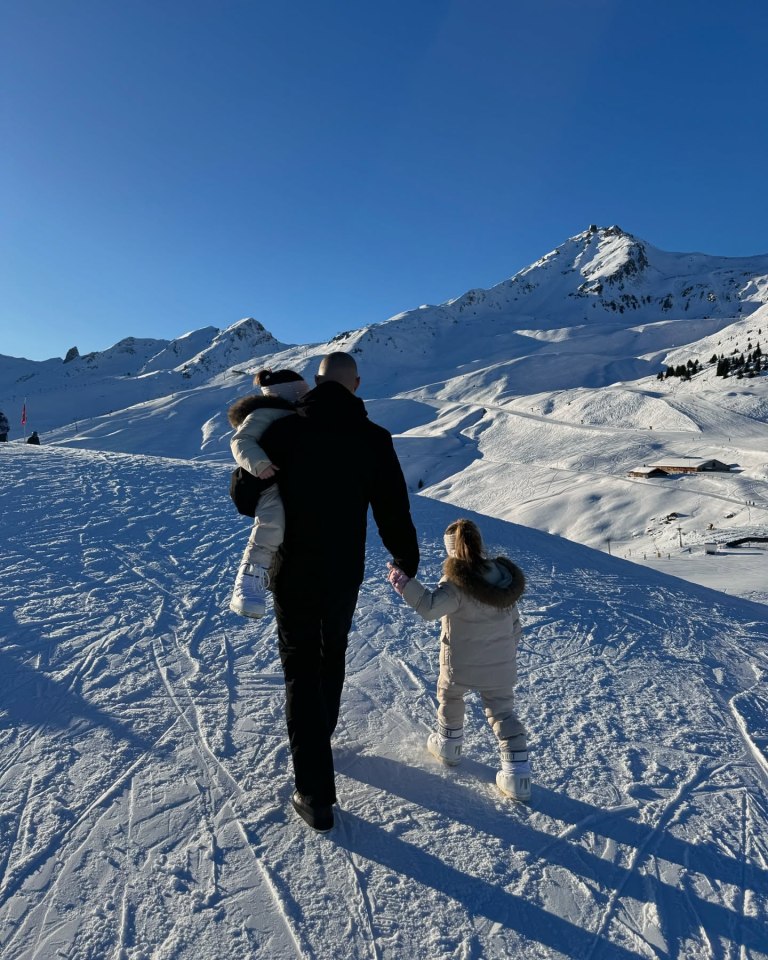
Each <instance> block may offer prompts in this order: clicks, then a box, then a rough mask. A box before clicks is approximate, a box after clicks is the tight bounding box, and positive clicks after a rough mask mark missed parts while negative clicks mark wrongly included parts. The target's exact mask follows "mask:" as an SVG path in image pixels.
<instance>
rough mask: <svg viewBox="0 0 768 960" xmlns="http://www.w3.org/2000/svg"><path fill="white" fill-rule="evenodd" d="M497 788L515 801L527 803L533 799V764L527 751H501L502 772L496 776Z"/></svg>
mask: <svg viewBox="0 0 768 960" xmlns="http://www.w3.org/2000/svg"><path fill="white" fill-rule="evenodd" d="M496 786H497V787H498V788H499V790H501V792H502V793H503V794H504V795H505V796H507V797H512V799H513V800H521V801H522V802H523V803H527V802H528V800H530V799H531V764H530V762H529V760H528V751H527V750H514V751H512V750H502V751H501V770H499V772H498V773H497V774H496Z"/></svg>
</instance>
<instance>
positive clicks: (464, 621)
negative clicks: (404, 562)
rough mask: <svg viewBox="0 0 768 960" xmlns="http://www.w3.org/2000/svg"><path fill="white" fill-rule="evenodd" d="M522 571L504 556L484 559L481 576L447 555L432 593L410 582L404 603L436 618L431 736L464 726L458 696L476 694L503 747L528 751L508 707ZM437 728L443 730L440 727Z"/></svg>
mask: <svg viewBox="0 0 768 960" xmlns="http://www.w3.org/2000/svg"><path fill="white" fill-rule="evenodd" d="M524 589H525V577H524V576H523V572H522V570H521V569H520V568H519V567H518V566H516V565H515V564H514V563H512V561H511V560H508V559H507V558H506V557H497V558H496V559H495V560H488V561H486V564H485V567H484V568H483V570H482V572H481V573H477V572H475V571H473V570H472V569H471V567H470V566H469V564H468V563H466V562H464V561H462V560H458V559H457V558H456V557H449V558H448V559H447V560H446V561H445V565H444V567H443V577H442V579H441V580H440V584H439V586H438V587H437V589H436V590H433V591H430V590H428V589H427V588H426V587H424V586H423V585H422V584H421V583H419V581H418V580H415V579H414V580H409V581H408V583H407V584H406V586H405V589H404V590H403V599H404V600H405V601H406V603H407V604H408V605H409V606H410V607H413V609H414V610H415V611H416V613H418V614H419V616H421V617H423V618H424V619H425V620H437V619H438V618H442V628H443V629H442V634H441V637H440V676H439V678H438V681H437V701H438V708H437V720H438V724H439V729H438V732H442V733H443V735H447V733H446V731H448V730H457V729H458V728H461V727H463V726H464V697H465V695H466V694H467V693H468V692H469V691H470V690H477V691H478V692H479V694H480V697H481V698H482V701H483V707H484V709H485V715H486V717H487V718H488V723H489V724H490V725H491V729H492V730H493V732H494V733H495V734H496V737H497V738H498V740H499V745H500V747H501V748H502V750H504V749H506V750H510V751H519V750H526V749H527V740H526V731H525V727H524V726H523V724H522V723H521V722H520V720H519V719H518V716H517V714H516V712H515V708H514V702H515V698H514V685H515V681H516V680H517V645H518V643H519V640H520V635H521V627H520V613H519V611H518V608H517V601H518V600H519V599H520V597H521V596H522V594H523V590H524ZM440 728H442V729H440Z"/></svg>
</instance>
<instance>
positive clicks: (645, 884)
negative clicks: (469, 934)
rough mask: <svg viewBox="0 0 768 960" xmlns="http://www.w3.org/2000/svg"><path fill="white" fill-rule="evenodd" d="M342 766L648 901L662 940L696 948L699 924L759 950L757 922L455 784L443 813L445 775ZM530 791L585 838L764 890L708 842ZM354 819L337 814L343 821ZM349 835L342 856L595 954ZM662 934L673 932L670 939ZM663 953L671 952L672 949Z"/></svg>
mask: <svg viewBox="0 0 768 960" xmlns="http://www.w3.org/2000/svg"><path fill="white" fill-rule="evenodd" d="M349 760H350V762H349V763H348V764H343V766H342V765H340V772H341V773H343V775H345V776H348V777H351V778H353V779H355V780H358V781H360V782H361V783H367V784H369V785H370V786H372V787H375V788H377V789H379V790H383V791H386V792H388V793H394V794H396V795H397V796H399V797H401V798H402V799H403V800H406V801H408V802H409V803H412V804H414V805H415V806H421V807H430V808H431V809H432V810H434V811H435V812H436V813H439V814H441V815H443V816H449V817H451V818H452V819H455V820H459V821H460V822H462V823H464V824H465V825H466V826H468V827H469V828H470V829H472V830H476V831H477V832H478V833H479V834H481V835H482V834H486V835H487V834H492V835H494V836H496V837H498V838H499V839H500V840H502V841H503V842H505V843H508V844H509V846H510V848H511V849H517V850H525V851H528V852H529V853H530V854H532V855H533V856H541V857H542V859H544V860H545V861H546V862H547V863H548V864H555V865H558V866H561V867H563V868H564V869H566V870H568V871H570V872H571V873H573V874H577V875H579V876H582V877H584V878H585V879H587V880H592V881H597V882H598V883H600V884H601V885H602V886H603V887H605V888H606V890H608V891H612V892H615V893H616V894H617V895H620V896H621V897H629V898H633V899H635V900H637V901H638V902H640V903H646V902H653V903H656V904H657V907H658V908H659V909H661V908H664V910H665V914H666V920H667V921H668V923H667V924H665V927H666V929H665V933H666V934H667V937H668V940H675V939H682V938H683V937H684V936H686V935H690V938H691V939H693V940H694V941H695V940H696V939H697V938H698V937H699V936H700V933H701V929H702V927H703V928H704V929H706V930H707V933H708V934H709V935H713V934H714V935H717V936H720V937H722V938H723V939H724V940H731V941H732V940H734V939H735V938H738V942H739V943H740V944H741V945H743V946H745V947H747V948H751V949H755V950H760V949H763V948H764V947H765V926H764V925H763V923H762V922H761V921H760V920H757V919H753V918H752V917H747V916H744V915H742V914H740V913H737V912H735V911H733V910H730V909H728V908H726V907H723V906H721V905H720V904H716V903H712V902H709V901H706V900H702V899H700V898H698V897H697V896H696V895H695V893H694V892H693V891H691V890H685V889H678V888H676V887H674V886H671V885H670V884H667V883H664V882H662V881H661V880H659V878H658V877H655V876H653V875H651V874H640V873H639V872H638V871H637V870H628V869H627V868H626V867H621V866H619V865H617V864H614V863H611V862H610V861H607V860H603V859H602V858H601V857H599V856H597V855H596V854H594V853H591V852H590V851H589V850H587V849H586V848H585V847H583V846H581V845H577V844H573V843H571V842H569V840H570V837H569V838H568V839H566V838H562V839H560V838H557V837H553V836H552V834H549V833H546V832H544V831H541V830H536V829H534V828H532V827H530V826H528V825H527V824H526V823H524V822H523V821H522V820H521V819H520V818H518V817H515V816H513V815H510V816H509V817H506V816H504V815H503V814H502V815H499V814H498V813H497V812H496V811H495V810H494V811H490V810H489V809H488V808H487V807H484V805H479V804H478V802H477V794H476V793H475V792H470V791H463V788H462V787H461V785H460V784H458V783H454V784H452V785H451V791H452V792H453V793H455V794H457V795H458V794H459V793H460V792H466V798H465V800H464V801H463V802H457V803H452V804H451V809H450V812H449V813H446V811H445V805H444V804H443V805H441V804H440V803H439V802H435V798H440V797H441V796H444V795H445V791H446V780H445V778H444V777H438V776H435V775H434V774H432V773H429V772H428V771H426V770H422V769H419V768H418V767H411V766H408V765H407V764H403V763H400V762H398V761H396V760H391V759H389V758H387V757H379V756H360V755H356V756H355V757H354V758H349ZM475 766H477V767H480V768H482V769H483V770H487V779H488V781H489V782H492V781H493V772H492V771H491V769H490V768H489V767H488V768H485V767H483V765H482V764H476V765H475ZM534 791H535V794H534V800H533V804H532V806H533V809H534V810H536V811H537V812H540V813H543V814H545V815H546V816H548V817H551V818H552V819H554V820H560V821H562V822H565V823H571V824H574V825H576V826H581V827H582V829H583V831H584V832H585V833H594V834H599V835H601V836H605V837H606V838H611V839H613V840H615V841H616V842H617V843H621V844H624V845H627V846H631V847H634V848H636V849H637V850H641V851H642V850H647V855H648V856H650V855H653V856H654V857H657V858H659V859H662V860H668V861H670V862H672V863H677V864H679V865H681V866H682V867H683V868H684V869H685V871H686V872H689V873H692V872H700V873H701V874H702V875H703V876H705V877H707V878H709V879H714V880H720V881H723V882H725V883H728V884H732V885H733V886H735V887H736V888H743V887H748V886H751V888H752V890H754V891H755V893H756V895H757V896H758V897H761V896H763V895H764V891H765V890H766V889H768V871H766V870H762V869H760V868H758V867H756V866H754V864H743V863H742V862H741V861H737V860H734V859H732V858H729V857H725V856H723V855H722V854H720V853H719V852H718V851H717V850H715V849H714V848H713V847H712V846H711V845H702V844H699V845H694V844H691V843H686V842H685V841H684V840H680V839H678V838H677V837H673V836H671V835H670V834H669V833H667V832H666V831H664V830H658V829H654V828H653V826H650V825H648V824H644V823H638V822H637V821H635V820H631V819H630V818H629V817H627V815H626V814H627V811H615V812H614V811H611V810H603V809H601V808H600V807H595V806H592V805H591V804H588V803H584V802H583V801H580V800H574V799H572V798H570V797H568V796H567V795H565V794H557V793H554V792H553V791H551V790H547V789H546V788H545V787H541V786H535V787H534ZM352 817H353V815H351V814H349V813H346V812H345V814H344V819H345V820H349V819H350V818H352ZM355 819H356V818H355ZM352 834H353V835H352V837H351V839H349V840H347V841H345V843H342V845H349V846H350V849H351V848H352V847H354V852H355V853H359V854H360V855H361V856H364V857H367V858H369V859H372V860H376V861H378V862H381V863H382V864H384V865H385V866H388V867H389V868H391V869H392V870H395V871H397V872H399V873H403V874H405V875H408V876H412V877H413V878H414V879H415V880H417V881H419V882H420V883H424V884H426V885H427V886H431V887H434V888H435V889H437V890H441V891H443V892H444V893H447V894H448V895H449V896H451V897H454V898H455V899H457V900H458V901H460V902H462V903H466V904H467V906H468V907H469V908H470V909H471V910H472V911H474V912H479V913H482V914H483V915H484V916H487V917H488V918H489V919H492V920H495V921H498V922H501V923H505V925H507V926H513V927H514V928H515V929H517V930H518V931H519V932H520V933H522V934H524V935H525V936H527V937H530V938H532V939H534V940H538V941H539V942H541V943H543V944H545V945H547V946H550V947H554V948H556V949H558V950H561V951H562V952H563V953H565V954H566V955H568V956H572V957H573V956H580V955H582V952H583V955H585V956H586V955H589V956H592V955H593V953H592V952H591V951H593V950H594V941H595V937H596V934H594V933H589V932H587V931H584V930H581V929H580V928H578V927H575V926H573V925H572V924H571V923H569V922H568V921H566V920H563V919H561V918H558V917H557V916H555V915H553V914H550V913H548V912H546V911H544V910H542V909H541V908H539V907H535V906H534V905H532V904H529V903H527V902H526V901H524V900H522V898H519V897H516V896H514V895H512V894H508V893H506V892H505V891H503V890H497V889H496V888H494V887H493V886H492V885H491V884H488V883H487V882H486V881H484V880H480V879H478V878H476V877H472V876H468V875H467V874H464V873H461V872H460V871H458V870H456V869H455V868H454V867H451V866H448V865H447V864H445V863H443V862H442V861H441V860H440V859H439V858H438V857H436V856H434V855H433V854H430V853H427V852H426V851H423V850H420V849H419V848H417V847H414V846H411V845H410V844H407V843H405V842H404V841H402V840H398V839H397V838H395V837H393V836H392V835H391V834H389V833H385V832H384V831H382V830H380V829H379V828H378V827H375V826H373V825H371V824H369V823H363V822H362V821H361V822H360V829H359V830H358V831H352ZM571 836H573V835H571ZM369 841H370V842H369ZM513 921H514V922H513ZM686 921H687V923H688V927H687V928H686V927H685V924H686ZM669 927H674V930H675V932H672V930H671V929H669ZM575 949H578V953H576V952H574V951H575ZM610 950H611V954H610V955H611V957H617V958H619V957H625V956H626V957H629V956H636V955H635V954H632V953H630V952H629V951H626V950H624V949H623V948H621V947H619V946H617V945H616V944H613V943H611V944H610ZM670 955H671V956H674V955H675V950H674V949H673V950H672V953H671V954H670Z"/></svg>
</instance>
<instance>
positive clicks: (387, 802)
mask: <svg viewBox="0 0 768 960" xmlns="http://www.w3.org/2000/svg"><path fill="white" fill-rule="evenodd" d="M0 457H1V459H0V470H1V471H2V480H3V490H4V502H5V504H6V505H8V504H11V505H12V510H8V509H5V510H4V512H3V527H4V530H3V542H4V550H3V552H4V576H3V579H2V586H1V587H0V620H1V622H2V636H3V638H4V639H3V643H2V650H1V652H0V657H2V661H3V670H2V674H0V675H1V676H2V681H0V682H1V683H2V697H1V702H2V722H1V726H0V784H1V785H2V796H3V804H2V819H1V820H0V825H1V830H2V834H1V835H2V847H1V848H0V849H2V860H1V861H0V866H1V867H2V873H1V876H2V883H1V884H0V952H1V953H2V956H3V958H5V960H21V958H24V960H26V958H32V957H38V958H44V957H52V958H53V957H58V956H68V957H88V958H97V957H98V958H101V957H112V956H114V957H120V958H126V960H128V958H131V960H138V958H142V960H143V958H150V957H152V958H163V957H168V958H171V957H173V958H178V960H183V958H185V957H195V958H199V957H242V958H250V957H254V956H258V957H270V958H272V957H286V958H288V957H329V958H330V957H349V958H362V957H365V958H368V957H381V958H390V957H391V958H402V957H414V958H417V957H423V958H430V960H432V958H438V957H446V958H447V957H484V958H492V957H500V958H501V957H518V956H519V957H526V956H536V957H563V956H567V957H611V958H613V957H617V958H621V957H627V958H629V957H658V956H680V957H682V956H687V957H750V958H756V957H764V956H766V955H767V954H766V939H765V932H766V922H767V921H768V916H767V915H766V914H767V913H768V900H767V899H766V893H768V841H767V840H766V838H767V837H768V822H767V821H768V805H767V804H766V799H767V798H768V755H767V753H766V751H767V750H768V725H767V724H766V722H765V717H766V696H765V685H764V680H763V678H764V676H765V672H766V670H768V644H767V642H768V625H767V624H766V617H765V607H763V606H759V605H757V604H754V603H750V602H747V601H744V600H739V599H735V598H731V597H726V596H724V595H723V594H720V593H715V592H713V591H710V590H706V589H704V588H698V587H693V586H690V585H688V584H685V583H683V582H682V581H680V580H675V579H671V578H669V577H665V576H663V575H661V574H658V573H655V572H653V571H650V570H643V569H641V568H640V567H638V566H636V565H633V564H630V563H627V562H625V561H623V560H620V559H617V558H614V557H609V556H608V555H607V554H604V553H599V552H597V551H593V550H590V549H588V548H585V547H582V546H579V545H577V544H574V543H571V542H569V541H567V540H564V539H560V538H557V537H552V536H548V535H546V534H542V533H539V532H536V531H533V530H530V529H526V528H524V527H520V526H517V525H515V524H510V523H505V522H503V521H498V520H492V519H489V518H487V517H483V516H475V519H476V520H477V522H478V523H480V525H481V526H482V528H483V530H484V533H485V535H486V538H487V540H488V542H489V544H490V545H492V547H493V548H494V549H497V550H498V551H500V552H501V551H503V552H505V553H508V554H509V555H511V556H512V557H513V558H514V559H515V560H516V561H517V562H518V563H520V565H521V566H522V567H523V568H524V570H525V571H526V573H527V576H528V579H529V590H528V592H527V594H526V596H525V598H524V601H523V603H522V611H523V616H524V621H525V639H524V643H523V647H522V651H521V655H520V681H519V687H518V693H519V703H520V708H521V713H522V715H523V717H524V718H525V721H526V723H527V724H528V726H529V729H530V735H531V742H532V756H533V764H534V769H535V787H534V797H533V801H532V803H531V804H530V806H526V805H523V804H515V803H514V802H512V801H509V800H506V799H504V798H503V797H502V796H501V794H499V793H498V792H497V790H496V787H495V785H494V774H495V770H496V760H497V755H496V754H497V751H496V748H495V746H494V742H493V737H492V735H491V732H490V730H489V729H488V728H487V726H486V724H485V721H484V718H483V714H482V709H481V706H480V704H479V701H478V700H476V699H474V698H472V699H470V701H469V713H468V727H469V736H468V740H467V745H466V759H465V762H464V764H463V766H461V767H459V768H456V769H450V770H449V769H447V768H444V767H442V766H440V765H439V764H438V763H437V761H435V760H433V759H432V758H431V757H430V755H429V754H428V753H427V751H426V749H425V746H424V743H425V738H426V735H427V733H428V731H429V730H430V729H431V725H432V723H433V720H434V710H435V703H434V697H433V689H434V685H435V679H436V674H437V656H438V633H437V628H436V626H435V625H431V626H429V625H425V624H424V623H423V622H421V621H419V620H417V619H416V618H415V617H414V615H413V614H412V612H411V611H410V610H409V609H408V608H407V607H406V606H405V605H404V604H403V603H402V601H400V600H399V599H398V598H397V597H396V596H395V595H394V593H392V591H391V588H390V587H389V585H388V584H387V583H386V580H385V572H386V559H387V556H386V554H385V552H384V550H383V548H382V547H381V545H380V544H379V543H378V541H377V538H376V537H375V536H374V535H372V536H371V538H370V540H371V543H370V549H369V552H368V566H367V575H366V580H365V582H364V584H363V588H362V591H361V598H360V604H359V609H358V613H357V617H356V620H355V624H354V628H353V632H352V635H351V644H350V652H349V657H348V661H349V668H348V681H347V686H346V691H345V697H344V705H343V714H342V722H341V725H340V729H339V731H338V734H337V737H336V741H335V751H336V758H337V768H338V775H339V776H338V780H339V797H340V806H339V813H338V817H337V820H338V826H337V827H336V828H335V830H334V831H333V832H332V833H331V834H329V835H328V836H318V835H315V834H313V833H311V832H310V831H308V830H307V828H306V826H305V825H304V823H303V822H302V821H300V820H299V819H298V818H297V817H296V816H295V814H293V813H292V811H290V808H289V807H288V805H287V801H288V797H289V793H290V775H289V763H290V761H289V754H288V749H287V739H286V736H285V733H284V721H283V716H282V707H283V693H282V682H281V674H280V668H279V662H278V660H277V656H276V643H275V626H274V621H273V618H272V616H271V615H268V616H267V618H266V619H265V620H263V621H261V622H258V623H253V622H248V621H244V620H241V619H239V618H237V617H235V616H234V615H233V614H231V613H230V612H229V611H228V609H227V603H228V597H229V591H230V589H231V584H232V579H233V576H234V572H235V565H236V562H237V559H238V556H239V553H240V550H241V548H242V545H243V541H244V539H245V537H246V535H247V522H245V521H243V520H242V518H240V517H239V516H238V515H237V514H235V513H234V510H233V508H232V506H231V504H229V503H228V502H227V500H226V495H225V488H226V481H227V471H226V470H225V469H223V468H222V467H220V466H218V465H215V464H195V463H190V462H184V461H179V460H172V459H163V458H153V457H142V456H136V455H133V456H129V455H121V454H116V453H99V452H92V451H76V450H69V449H62V448H55V447H40V448H33V447H24V446H22V445H18V444H7V445H4V448H2V449H0ZM413 507H414V518H415V521H416V524H417V527H418V529H419V532H420V540H421V544H422V548H423V552H424V562H423V565H422V570H423V573H422V576H423V578H424V579H425V580H426V581H428V582H434V581H436V579H437V578H438V575H439V569H440V563H441V559H442V558H441V551H440V544H441V540H442V536H441V535H442V531H443V529H444V527H445V526H446V524H447V523H448V522H449V521H450V520H451V519H454V518H455V516H456V514H457V511H456V509H455V508H454V507H452V506H450V505H446V504H442V503H439V502H437V501H435V500H432V499H428V498H425V497H416V498H414V501H413ZM462 512H464V513H466V511H462Z"/></svg>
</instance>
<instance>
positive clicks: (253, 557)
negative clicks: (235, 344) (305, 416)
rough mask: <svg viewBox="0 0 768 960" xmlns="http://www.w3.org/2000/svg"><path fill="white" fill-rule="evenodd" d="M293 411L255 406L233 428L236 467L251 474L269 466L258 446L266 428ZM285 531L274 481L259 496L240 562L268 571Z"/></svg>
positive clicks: (266, 457)
mask: <svg viewBox="0 0 768 960" xmlns="http://www.w3.org/2000/svg"><path fill="white" fill-rule="evenodd" d="M291 413H293V411H292V410H288V409H283V408H275V407H266V406H265V407H258V408H257V409H255V410H254V411H253V412H252V413H249V414H248V416H247V417H246V418H245V419H244V420H243V422H242V423H241V424H240V426H239V427H238V428H237V430H236V431H235V433H234V435H233V437H232V439H231V441H230V444H229V445H230V449H231V450H232V456H233V457H234V458H235V460H236V461H237V464H238V466H240V467H243V468H244V469H245V470H247V471H248V472H249V473H252V474H253V475H254V476H256V475H257V474H259V473H261V471H262V470H266V468H267V467H268V466H269V465H270V459H269V457H268V456H267V455H266V453H264V451H263V450H262V448H261V447H260V446H259V440H261V438H262V436H263V435H264V431H265V430H266V429H267V427H268V426H269V425H270V424H271V423H274V422H275V420H279V419H280V418H281V417H286V416H288V415H289V414H291ZM284 533H285V511H284V509H283V500H282V497H281V496H280V491H279V490H278V487H277V484H276V483H273V484H272V486H271V487H267V489H266V490H264V491H263V492H262V494H261V496H260V497H259V503H258V506H257V507H256V516H255V517H254V518H253V527H252V528H251V535H250V537H249V538H248V545H247V546H246V548H245V552H244V553H243V559H242V561H241V562H242V563H255V564H258V565H259V566H262V567H266V568H267V570H269V568H270V566H271V565H272V561H273V560H274V558H275V554H276V553H277V549H278V547H279V546H280V544H281V543H282V542H283V534H284Z"/></svg>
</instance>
